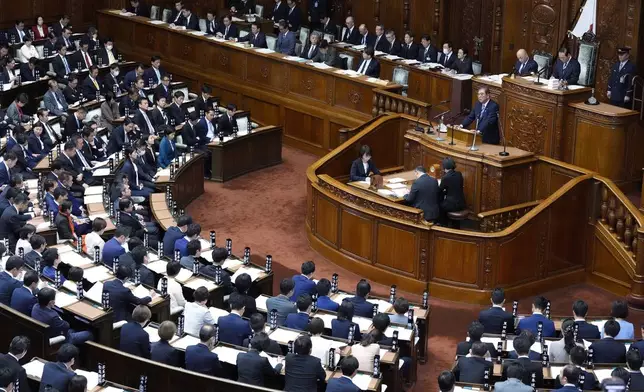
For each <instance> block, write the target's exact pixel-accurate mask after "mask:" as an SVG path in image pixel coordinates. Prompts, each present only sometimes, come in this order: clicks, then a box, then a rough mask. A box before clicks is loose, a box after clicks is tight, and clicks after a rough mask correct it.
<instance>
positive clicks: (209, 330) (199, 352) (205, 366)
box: [186, 324, 222, 376]
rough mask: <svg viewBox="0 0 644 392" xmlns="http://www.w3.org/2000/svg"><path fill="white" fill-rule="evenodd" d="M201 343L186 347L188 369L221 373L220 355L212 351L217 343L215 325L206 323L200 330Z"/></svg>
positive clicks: (212, 373) (202, 372)
mask: <svg viewBox="0 0 644 392" xmlns="http://www.w3.org/2000/svg"><path fill="white" fill-rule="evenodd" d="M199 340H200V343H198V344H195V345H194V346H189V347H187V348H186V370H190V371H193V372H197V373H201V374H205V375H208V376H217V375H219V374H220V373H221V370H222V369H221V364H220V363H219V356H218V355H217V354H215V353H213V352H212V349H213V348H214V346H215V345H216V344H217V342H216V341H215V327H213V326H212V325H208V324H206V325H204V326H203V327H201V329H200V330H199Z"/></svg>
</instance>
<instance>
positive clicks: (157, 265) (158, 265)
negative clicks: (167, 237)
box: [146, 260, 168, 275]
mask: <svg viewBox="0 0 644 392" xmlns="http://www.w3.org/2000/svg"><path fill="white" fill-rule="evenodd" d="M167 265H168V262H167V261H165V260H157V261H153V262H151V263H148V264H147V265H146V267H148V269H149V270H150V271H154V272H156V273H157V274H160V275H166V266H167Z"/></svg>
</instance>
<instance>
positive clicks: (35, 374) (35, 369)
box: [22, 359, 45, 380]
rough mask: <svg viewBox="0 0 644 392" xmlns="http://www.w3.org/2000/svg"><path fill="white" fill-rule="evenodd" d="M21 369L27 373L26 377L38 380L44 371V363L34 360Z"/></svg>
mask: <svg viewBox="0 0 644 392" xmlns="http://www.w3.org/2000/svg"><path fill="white" fill-rule="evenodd" d="M22 368H23V369H25V371H26V372H27V376H28V377H31V378H35V379H37V380H40V378H41V377H42V372H43V370H44V369H45V363H44V362H42V361H39V360H37V359H36V360H34V361H31V362H29V363H25V364H24V365H22Z"/></svg>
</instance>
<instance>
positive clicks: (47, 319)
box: [31, 305, 69, 339]
mask: <svg viewBox="0 0 644 392" xmlns="http://www.w3.org/2000/svg"><path fill="white" fill-rule="evenodd" d="M31 318H33V319H36V320H38V321H40V322H41V323H44V324H47V325H48V326H49V328H47V337H48V338H50V339H51V338H53V337H56V336H67V332H69V323H68V322H67V321H65V320H63V319H62V318H61V317H60V314H58V312H56V311H55V310H54V309H50V308H48V307H46V306H45V307H43V306H40V305H36V306H34V307H33V309H31Z"/></svg>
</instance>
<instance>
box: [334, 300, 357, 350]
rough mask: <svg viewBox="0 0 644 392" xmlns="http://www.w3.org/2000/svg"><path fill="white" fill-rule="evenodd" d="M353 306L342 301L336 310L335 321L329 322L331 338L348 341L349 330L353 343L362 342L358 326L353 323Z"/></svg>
mask: <svg viewBox="0 0 644 392" xmlns="http://www.w3.org/2000/svg"><path fill="white" fill-rule="evenodd" d="M352 319H353V304H352V303H351V302H349V301H342V304H341V305H340V307H339V308H338V315H337V318H336V319H335V320H331V336H333V337H334V338H341V339H348V338H349V334H350V332H349V331H351V330H353V341H360V340H362V335H361V334H360V326H359V325H358V324H356V323H354V322H353V321H351V320H352Z"/></svg>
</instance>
